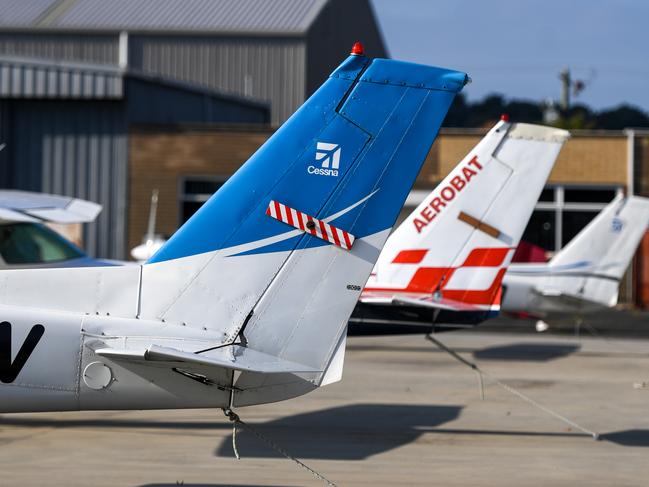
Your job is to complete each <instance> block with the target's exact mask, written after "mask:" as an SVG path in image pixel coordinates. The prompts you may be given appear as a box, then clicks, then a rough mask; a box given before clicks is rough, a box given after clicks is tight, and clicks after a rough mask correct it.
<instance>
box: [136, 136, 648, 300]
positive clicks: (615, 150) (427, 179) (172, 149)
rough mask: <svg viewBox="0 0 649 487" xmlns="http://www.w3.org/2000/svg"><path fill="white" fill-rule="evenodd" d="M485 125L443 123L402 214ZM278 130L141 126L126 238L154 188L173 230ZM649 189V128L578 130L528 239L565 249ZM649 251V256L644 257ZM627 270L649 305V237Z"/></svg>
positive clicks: (630, 288) (162, 226) (139, 226)
mask: <svg viewBox="0 0 649 487" xmlns="http://www.w3.org/2000/svg"><path fill="white" fill-rule="evenodd" d="M485 132H486V130H484V129H475V130H474V129H442V131H441V133H440V136H439V137H438V138H437V140H436V142H435V144H434V145H433V147H432V149H431V151H430V153H429V155H428V159H427V161H426V164H425V166H424V168H423V170H422V172H421V174H420V175H419V177H418V179H417V182H416V184H415V188H414V189H413V191H412V192H411V194H410V197H409V198H408V202H407V206H406V208H404V212H403V214H404V215H405V214H407V213H409V212H410V211H411V210H412V209H413V208H414V206H416V205H417V204H418V203H419V202H420V201H421V200H422V199H423V198H424V197H425V196H426V195H427V194H428V193H429V192H430V190H431V189H432V188H433V187H434V186H435V184H437V183H438V182H439V181H440V180H441V179H442V178H443V177H444V176H445V175H446V174H447V173H448V172H449V171H450V170H451V169H452V168H453V167H454V166H455V164H457V162H458V161H459V160H460V159H461V158H462V157H464V156H465V155H466V154H467V153H468V151H469V150H470V149H471V148H472V147H473V146H474V145H475V144H476V143H477V142H478V141H479V140H480V138H481V137H482V136H483V135H484V133H485ZM271 134H272V130H271V129H268V128H258V129H254V128H252V129H251V128H247V129H245V130H244V129H242V128H240V127H239V128H236V127H230V128H228V127H225V126H221V127H218V126H205V125H203V126H196V125H194V126H192V125H176V126H166V127H165V126H159V125H158V126H145V125H140V126H135V127H133V128H132V133H131V138H130V149H129V153H130V165H129V167H130V176H129V192H130V193H129V211H128V212H127V213H128V215H129V220H128V243H129V246H130V247H132V246H135V245H137V244H139V243H140V241H141V239H142V236H143V235H144V232H145V229H146V222H147V218H148V201H149V196H150V194H151V191H152V190H153V189H156V188H157V189H159V192H160V202H159V208H158V215H159V218H158V231H159V232H160V233H163V234H167V235H170V234H171V233H173V232H174V230H175V229H176V228H177V227H178V226H179V225H180V224H182V223H183V222H184V221H185V220H186V219H187V218H188V217H189V216H190V215H191V214H192V213H193V212H194V211H195V210H196V209H197V208H198V207H199V206H200V204H202V202H204V201H205V200H206V199H207V198H208V197H209V196H210V195H211V194H212V193H213V192H214V191H215V190H216V189H218V187H219V186H220V185H221V184H222V183H223V182H224V181H225V180H226V179H227V178H228V177H229V176H230V175H231V174H232V173H233V172H234V171H235V170H236V169H237V168H238V167H239V166H240V165H241V164H242V163H243V162H245V161H246V159H247V158H248V157H249V156H250V155H251V154H252V153H253V152H254V151H255V150H256V149H257V148H258V147H259V146H260V145H261V144H262V143H263V142H264V141H265V140H266V139H267V138H268V137H269V136H270V135H271ZM629 191H630V192H633V193H635V194H641V195H642V194H645V195H649V133H646V132H638V131H636V132H633V131H624V132H623V131H573V133H572V137H571V139H570V140H569V141H568V142H567V143H566V145H565V146H564V148H563V150H562V151H561V154H560V156H559V159H558V161H557V164H556V165H555V168H554V170H553V171H552V174H551V175H550V179H549V181H548V185H547V186H546V189H545V190H544V191H543V194H542V195H541V198H540V201H539V202H538V204H537V207H536V210H535V212H534V214H533V216H532V219H531V221H530V224H529V225H528V228H527V230H526V232H525V236H524V238H525V239H526V240H527V241H529V242H531V243H534V244H537V245H539V246H541V247H543V248H544V249H546V250H547V251H549V252H552V251H556V250H558V249H560V248H561V247H563V246H564V245H565V244H566V243H567V242H568V241H569V240H570V239H571V238H572V237H573V236H574V235H576V234H577V233H578V232H579V231H580V230H581V229H582V228H583V227H584V226H585V225H586V224H587V223H588V222H589V221H590V220H591V219H592V218H593V217H594V216H595V215H596V214H597V212H599V211H600V210H601V209H602V208H603V207H604V206H605V205H606V204H607V203H608V202H609V201H610V200H611V199H612V198H613V197H614V196H615V195H616V194H617V193H619V192H625V193H626V192H629ZM645 256H647V257H645ZM633 269H634V272H632V273H628V276H627V279H626V282H625V286H623V295H622V299H623V300H626V301H631V300H634V301H636V302H638V303H640V304H649V238H648V239H645V242H644V243H643V245H642V251H641V252H640V253H639V256H638V258H637V259H636V262H635V263H634V266H633Z"/></svg>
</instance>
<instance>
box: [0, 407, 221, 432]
mask: <svg viewBox="0 0 649 487" xmlns="http://www.w3.org/2000/svg"><path fill="white" fill-rule="evenodd" d="M214 415H215V416H220V415H222V413H221V411H220V410H214ZM0 426H26V427H36V428H43V427H45V428H144V429H149V428H150V429H179V430H182V429H200V430H204V429H227V428H232V423H230V422H229V421H225V422H221V421H149V420H137V419H111V418H105V419H97V418H93V419H51V418H42V419H41V418H33V417H29V418H25V417H21V416H11V415H7V416H0Z"/></svg>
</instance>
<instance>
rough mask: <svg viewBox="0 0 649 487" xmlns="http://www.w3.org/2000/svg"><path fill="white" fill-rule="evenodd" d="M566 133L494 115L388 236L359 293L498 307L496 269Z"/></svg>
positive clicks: (500, 269) (501, 269)
mask: <svg viewBox="0 0 649 487" xmlns="http://www.w3.org/2000/svg"><path fill="white" fill-rule="evenodd" d="M568 137H569V134H568V132H566V131H564V130H559V129H555V128H549V127H542V126H537V125H529V124H522V123H519V124H510V123H508V122H505V121H500V122H499V123H498V124H497V125H496V126H495V127H494V128H492V129H491V130H490V131H489V133H488V134H487V135H486V136H485V137H484V138H483V139H482V140H481V141H480V143H479V144H478V145H477V146H476V147H475V148H474V149H473V150H472V151H471V152H470V153H469V154H468V155H467V156H466V157H465V158H464V159H463V160H462V161H461V162H460V163H459V164H458V165H457V166H456V167H455V169H454V170H453V171H452V172H451V173H450V174H449V175H448V176H447V177H446V178H445V179H444V180H443V181H442V182H441V183H440V184H439V185H438V186H437V188H436V189H435V190H434V191H433V192H432V193H431V194H430V196H429V197H427V198H426V199H425V200H424V201H423V202H422V203H421V204H420V205H419V206H418V207H417V209H416V210H415V211H414V212H413V213H412V214H411V215H410V216H409V217H408V218H407V219H406V220H405V221H404V222H403V223H402V224H401V225H400V226H399V228H397V229H396V230H395V232H394V233H393V234H392V235H391V236H390V238H389V239H388V241H387V243H386V245H385V248H384V250H383V252H382V254H381V256H380V258H379V260H378V263H377V265H376V267H375V269H374V273H373V275H372V277H371V278H370V281H369V282H368V285H367V287H366V293H364V295H365V294H367V293H369V294H370V295H371V294H372V293H378V294H380V293H386V292H398V293H400V294H401V296H403V295H408V294H412V295H413V296H415V299H418V298H417V295H419V296H420V297H421V296H428V297H430V296H431V295H432V296H434V297H435V300H436V301H437V302H439V303H441V304H443V303H444V302H452V303H454V304H459V303H464V304H468V305H472V307H473V308H472V309H476V308H477V309H482V310H490V309H499V305H500V295H501V292H500V288H501V281H502V278H503V275H504V274H505V271H506V269H507V266H508V265H509V263H510V261H511V258H512V255H513V253H514V250H515V248H516V246H517V245H518V243H519V240H520V238H521V235H522V234H523V231H524V230H525V227H526V225H527V222H528V220H529V218H530V215H531V213H532V211H533V209H534V205H535V204H536V201H537V200H538V197H539V194H540V192H541V190H542V189H543V186H544V184H545V182H546V180H547V178H548V176H549V174H550V171H551V170H552V167H553V165H554V162H555V160H556V158H557V156H558V154H559V151H560V150H561V147H562V145H563V143H564V142H565V141H566V139H567V138H568ZM370 299H371V298H368V301H369V300H370ZM377 299H378V298H377ZM428 299H429V298H428ZM429 300H430V299H429ZM411 304H412V303H411ZM442 307H443V306H442ZM451 308H457V309H461V307H457V306H451Z"/></svg>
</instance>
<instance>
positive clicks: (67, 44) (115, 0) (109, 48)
mask: <svg viewBox="0 0 649 487" xmlns="http://www.w3.org/2000/svg"><path fill="white" fill-rule="evenodd" d="M22 3H23V4H30V5H31V7H30V8H27V7H26V6H25V5H21V1H20V0H0V12H3V14H2V15H1V16H0V54H8V55H19V56H34V57H45V58H49V59H60V60H67V61H73V60H77V61H87V62H94V63H102V64H106V63H107V64H112V65H116V66H122V67H127V66H128V67H129V69H131V70H135V71H141V72H144V73H147V74H151V75H156V76H164V77H165V78H169V79H175V80H180V81H185V82H190V83H193V84H200V85H203V86H205V87H207V88H212V89H216V90H219V91H222V92H227V93H231V94H234V95H238V96H247V97H252V98H255V99H258V100H264V101H266V102H268V103H270V106H271V121H272V124H273V125H275V126H277V125H279V124H281V123H282V122H284V120H286V119H287V118H288V117H289V116H290V115H291V114H292V113H293V112H294V111H295V109H296V108H297V107H299V106H300V105H301V104H302V103H303V102H304V100H305V99H306V98H307V97H308V96H309V95H310V94H311V93H312V92H313V91H314V90H315V89H316V88H317V87H318V86H319V85H320V84H321V83H322V82H323V81H324V79H325V77H326V76H327V75H328V74H329V73H330V72H331V71H332V69H333V68H335V67H336V66H337V65H338V64H339V63H340V61H341V60H342V59H343V58H344V57H345V56H346V55H347V54H348V53H349V50H350V47H351V46H352V44H353V43H354V41H357V40H360V41H363V42H364V43H365V46H366V48H367V53H368V54H369V55H370V56H373V57H386V56H387V53H386V49H385V45H384V43H383V39H382V36H381V33H380V29H379V26H378V23H377V20H376V16H375V15H374V12H373V9H372V5H371V3H370V1H369V0H110V1H107V0H22Z"/></svg>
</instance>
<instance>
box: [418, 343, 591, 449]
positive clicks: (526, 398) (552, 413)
mask: <svg viewBox="0 0 649 487" xmlns="http://www.w3.org/2000/svg"><path fill="white" fill-rule="evenodd" d="M426 340H428V341H430V342H431V343H433V344H434V345H436V346H437V347H438V348H439V349H440V350H442V351H444V352H446V353H448V354H449V355H450V356H451V357H453V358H454V359H456V360H458V361H459V362H461V363H463V364H464V365H466V366H468V367H470V368H471V369H473V370H474V371H475V372H476V373H477V374H478V379H479V381H480V397H481V398H482V399H484V390H483V383H482V376H485V377H486V378H488V379H489V380H491V381H492V382H494V383H495V384H497V385H499V386H500V387H502V388H503V389H504V390H506V391H507V392H509V393H510V394H513V395H514V396H517V397H518V398H520V399H522V400H523V401H525V402H527V403H528V404H531V405H532V406H534V407H535V408H537V409H539V410H541V411H543V412H545V413H547V414H549V415H550V416H553V417H554V418H556V419H558V420H559V421H562V422H564V423H566V424H567V425H570V426H572V427H573V428H576V429H578V430H580V431H582V432H584V433H586V434H587V435H589V436H592V437H593V439H594V440H599V433H596V432H595V431H591V430H589V429H587V428H584V427H583V426H581V425H579V424H577V423H575V422H574V421H572V420H571V419H568V418H566V417H565V416H563V415H561V414H559V413H558V412H556V411H553V410H552V409H550V408H548V407H547V406H544V405H543V404H539V403H538V402H536V401H535V400H534V399H532V398H531V397H529V396H527V395H525V394H523V393H522V392H520V391H518V390H516V389H514V388H513V387H511V386H509V385H507V384H505V383H504V382H502V381H500V380H499V379H498V378H496V377H494V376H493V375H491V374H489V373H488V372H486V371H484V370H482V369H481V368H480V367H478V365H477V364H475V363H473V362H470V361H469V360H467V359H465V358H464V357H462V356H461V355H459V354H458V353H457V352H455V351H454V350H451V349H450V348H448V347H447V346H446V345H444V344H443V343H442V342H440V341H439V340H437V339H436V338H434V337H433V336H432V335H430V334H427V335H426Z"/></svg>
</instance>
